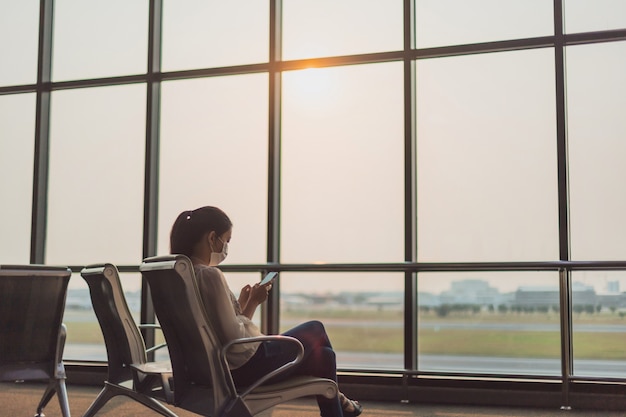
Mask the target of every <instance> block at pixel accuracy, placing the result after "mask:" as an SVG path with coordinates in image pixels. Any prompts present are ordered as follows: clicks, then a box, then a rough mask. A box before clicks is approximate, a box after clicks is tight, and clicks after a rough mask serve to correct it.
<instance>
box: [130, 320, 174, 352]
mask: <svg viewBox="0 0 626 417" xmlns="http://www.w3.org/2000/svg"><path fill="white" fill-rule="evenodd" d="M137 327H138V328H140V329H157V330H161V326H160V325H158V324H138V325H137ZM166 346H167V343H161V344H158V345H155V346H152V347H149V348H146V353H152V352H154V351H157V350H159V349H161V348H164V347H166Z"/></svg>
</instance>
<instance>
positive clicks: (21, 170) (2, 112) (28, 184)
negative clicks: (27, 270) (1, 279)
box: [0, 93, 35, 264]
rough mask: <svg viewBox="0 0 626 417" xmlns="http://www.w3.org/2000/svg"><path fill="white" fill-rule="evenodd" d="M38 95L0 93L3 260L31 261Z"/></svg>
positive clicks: (0, 253)
mask: <svg viewBox="0 0 626 417" xmlns="http://www.w3.org/2000/svg"><path fill="white" fill-rule="evenodd" d="M34 116H35V95H34V94H31V93H28V94H15V95H10V96H0V195H2V196H4V197H3V198H2V209H1V213H2V214H1V215H0V264H3V263H9V264H16V263H26V264H27V263H29V259H30V228H31V214H32V211H31V205H32V192H33V154H34V153H33V152H34V143H33V138H34V134H35V117H34Z"/></svg>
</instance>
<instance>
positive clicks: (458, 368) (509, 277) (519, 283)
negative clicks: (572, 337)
mask: <svg viewBox="0 0 626 417" xmlns="http://www.w3.org/2000/svg"><path fill="white" fill-rule="evenodd" d="M418 288H419V289H418V294H417V295H418V306H419V310H418V311H419V316H418V320H419V322H418V367H419V370H420V371H435V372H467V373H480V374H484V373H488V374H505V375H560V372H561V360H560V354H561V347H560V343H561V342H560V318H559V317H560V316H559V276H558V273H557V272H531V273H528V272H455V273H453V272H445V273H443V272H430V273H420V274H419V276H418Z"/></svg>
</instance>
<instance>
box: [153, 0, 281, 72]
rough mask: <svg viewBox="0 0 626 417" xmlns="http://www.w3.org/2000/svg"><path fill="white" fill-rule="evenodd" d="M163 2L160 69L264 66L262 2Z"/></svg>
mask: <svg viewBox="0 0 626 417" xmlns="http://www.w3.org/2000/svg"><path fill="white" fill-rule="evenodd" d="M163 3H164V4H163V64H162V65H163V70H164V71H176V70H186V69H192V68H205V67H221V66H227V65H241V64H255V63H259V62H267V60H268V56H269V6H268V4H267V2H264V1H246V0H229V1H219V0H209V1H207V0H183V1H181V0H176V1H172V0H165V1H164V2H163ZM216 40H219V41H217V42H216Z"/></svg>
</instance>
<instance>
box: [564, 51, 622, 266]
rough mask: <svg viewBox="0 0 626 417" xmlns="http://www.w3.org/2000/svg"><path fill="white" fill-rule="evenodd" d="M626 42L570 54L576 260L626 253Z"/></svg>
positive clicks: (617, 256)
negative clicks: (624, 181) (625, 139)
mask: <svg viewBox="0 0 626 417" xmlns="http://www.w3.org/2000/svg"><path fill="white" fill-rule="evenodd" d="M624 56H626V42H615V43H608V44H603V45H581V46H575V47H569V48H568V49H567V89H568V93H567V97H568V103H567V105H568V119H567V120H568V152H569V155H568V156H569V163H570V165H569V174H570V201H571V203H570V217H571V239H572V243H571V245H572V259H574V260H590V259H597V260H616V259H623V258H624V253H626V241H625V240H624V236H625V235H626V219H625V218H624V212H625V210H626V200H624V193H623V192H621V191H620V190H622V189H623V178H626V166H625V165H624V155H626V142H625V141H624V138H625V137H626V120H625V119H624V116H623V113H624V112H623V109H624V107H625V105H626V100H625V99H624V97H626V84H625V83H624V74H625V73H626V62H625V61H624V59H623V57H624Z"/></svg>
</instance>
